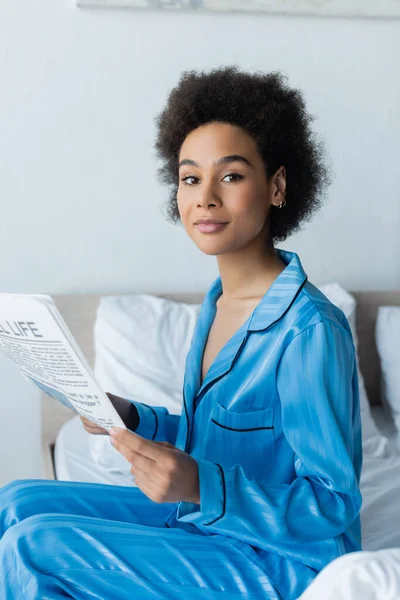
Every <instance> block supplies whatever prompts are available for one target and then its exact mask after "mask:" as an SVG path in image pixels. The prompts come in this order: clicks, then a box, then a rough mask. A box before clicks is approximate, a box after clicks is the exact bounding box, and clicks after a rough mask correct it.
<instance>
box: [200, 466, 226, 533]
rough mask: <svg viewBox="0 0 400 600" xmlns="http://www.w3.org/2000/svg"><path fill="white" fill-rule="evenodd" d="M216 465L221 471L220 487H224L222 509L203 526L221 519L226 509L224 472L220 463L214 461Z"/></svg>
mask: <svg viewBox="0 0 400 600" xmlns="http://www.w3.org/2000/svg"><path fill="white" fill-rule="evenodd" d="M215 464H216V465H217V467H219V470H220V471H221V477H222V487H223V488H224V501H223V509H222V514H221V515H220V516H219V517H217V518H216V519H214V521H211V522H210V523H205V524H204V525H205V527H208V526H209V525H213V524H214V523H215V522H216V521H218V520H219V519H222V517H223V516H224V514H225V511H226V485H225V474H224V470H223V468H222V467H221V465H219V464H218V463H215Z"/></svg>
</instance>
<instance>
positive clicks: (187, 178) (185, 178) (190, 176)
mask: <svg viewBox="0 0 400 600" xmlns="http://www.w3.org/2000/svg"><path fill="white" fill-rule="evenodd" d="M189 179H196V181H198V179H197V177H195V176H194V175H187V176H186V177H182V179H181V181H183V182H184V183H185V185H193V182H192V183H189Z"/></svg>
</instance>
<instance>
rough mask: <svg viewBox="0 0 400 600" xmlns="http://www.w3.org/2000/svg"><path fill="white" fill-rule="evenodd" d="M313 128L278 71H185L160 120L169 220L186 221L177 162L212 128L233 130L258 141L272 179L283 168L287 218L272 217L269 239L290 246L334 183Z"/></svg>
mask: <svg viewBox="0 0 400 600" xmlns="http://www.w3.org/2000/svg"><path fill="white" fill-rule="evenodd" d="M313 120H314V117H313V116H312V115H310V114H309V113H308V112H307V110H306V107H305V102H304V99H303V96H302V94H301V92H300V91H299V90H297V89H292V88H290V87H289V86H288V84H287V77H285V76H284V75H283V74H282V73H280V72H279V71H274V72H271V73H262V72H259V71H257V72H256V73H254V74H251V73H246V72H241V71H240V70H239V69H238V67H237V66H235V65H234V66H227V67H220V68H216V69H213V70H212V71H210V72H209V73H205V72H204V71H202V72H196V71H184V72H183V73H182V75H181V79H180V81H179V83H178V85H177V86H176V87H175V88H173V89H172V91H171V92H170V94H169V96H168V100H167V103H166V106H165V107H164V109H163V110H162V112H161V113H160V114H159V115H157V116H156V117H155V122H156V125H157V137H156V141H155V144H154V147H155V148H156V152H157V157H158V158H159V159H161V161H162V166H161V167H160V168H159V169H158V171H157V177H158V180H159V181H160V182H161V183H163V184H166V185H167V186H168V187H169V188H170V189H171V191H170V195H169V199H168V205H167V213H168V217H169V218H170V219H171V220H172V222H175V223H176V222H177V221H178V220H179V212H178V204H177V190H178V185H179V167H178V161H179V152H180V148H181V146H182V144H183V142H184V140H185V138H186V137H187V135H188V134H189V133H190V132H191V131H192V130H194V129H196V128H197V127H199V126H201V125H205V124H206V123H210V122H215V121H217V122H223V123H229V124H232V125H235V126H238V127H240V128H241V129H242V130H244V131H245V132H246V133H247V134H249V135H250V136H251V137H252V138H253V139H254V140H255V141H256V144H257V148H258V151H259V153H260V156H261V158H262V160H263V162H264V164H265V170H266V175H267V178H269V177H270V176H271V175H272V174H273V173H274V172H275V171H276V170H277V169H278V168H279V167H280V166H281V165H284V167H285V168H286V177H287V187H286V201H287V203H286V205H285V206H284V208H282V209H281V210H277V209H276V208H275V207H271V208H272V209H273V210H270V211H269V219H270V232H269V236H270V239H272V242H273V243H275V242H278V241H283V240H285V239H286V237H287V236H288V235H289V234H291V233H293V232H295V231H297V230H298V229H299V228H300V225H301V223H302V222H304V221H309V220H310V218H311V216H312V215H313V214H314V212H316V211H317V210H318V209H319V208H320V206H321V200H322V198H323V197H324V194H325V190H326V188H327V186H328V185H329V183H330V176H329V171H328V168H327V167H326V165H325V147H324V144H323V142H322V141H321V140H319V139H318V138H317V136H316V135H315V133H314V132H313V131H312V129H311V122H312V121H313Z"/></svg>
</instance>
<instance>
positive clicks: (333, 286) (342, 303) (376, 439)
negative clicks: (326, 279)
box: [318, 283, 388, 456]
mask: <svg viewBox="0 0 400 600" xmlns="http://www.w3.org/2000/svg"><path fill="white" fill-rule="evenodd" d="M318 289H319V290H320V291H321V292H322V293H323V294H324V295H325V296H326V297H327V298H328V300H330V301H331V302H333V304H335V305H336V306H337V307H338V308H340V309H341V310H342V311H343V313H344V315H345V317H346V318H347V320H348V322H349V325H350V329H351V333H352V335H353V341H354V346H355V348H356V350H358V336H357V331H356V299H355V298H354V296H353V295H352V294H350V293H349V292H348V291H347V290H345V289H344V288H343V287H342V286H341V285H340V284H338V283H328V284H324V285H320V286H318ZM357 369H358V387H359V395H360V413H361V427H362V442H363V453H373V454H375V455H380V456H381V455H384V454H385V453H386V448H387V445H388V442H387V439H386V438H385V437H384V436H383V435H382V434H381V433H380V431H379V429H378V427H377V426H376V424H375V421H374V419H373V417H372V415H371V408H370V403H369V400H368V396H367V390H366V389H365V383H364V377H363V375H362V373H361V371H360V367H359V365H358V353H357Z"/></svg>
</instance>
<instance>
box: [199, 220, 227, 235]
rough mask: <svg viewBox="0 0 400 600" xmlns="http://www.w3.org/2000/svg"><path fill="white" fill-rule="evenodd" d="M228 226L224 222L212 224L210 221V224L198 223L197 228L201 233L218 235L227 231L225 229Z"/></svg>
mask: <svg viewBox="0 0 400 600" xmlns="http://www.w3.org/2000/svg"><path fill="white" fill-rule="evenodd" d="M227 225H228V223H222V222H215V221H214V222H212V221H208V222H204V221H203V222H199V223H196V227H197V229H198V231H200V232H201V233H217V232H219V231H222V230H223V229H225V227H226V226H227Z"/></svg>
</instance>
